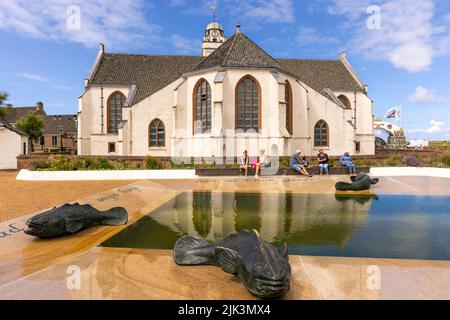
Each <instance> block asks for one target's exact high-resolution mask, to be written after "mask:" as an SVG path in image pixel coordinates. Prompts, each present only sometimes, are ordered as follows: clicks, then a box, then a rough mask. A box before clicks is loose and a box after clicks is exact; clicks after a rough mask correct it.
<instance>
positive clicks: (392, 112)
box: [385, 108, 397, 119]
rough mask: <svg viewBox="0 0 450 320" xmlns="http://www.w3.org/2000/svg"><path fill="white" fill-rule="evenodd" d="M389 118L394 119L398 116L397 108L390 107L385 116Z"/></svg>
mask: <svg viewBox="0 0 450 320" xmlns="http://www.w3.org/2000/svg"><path fill="white" fill-rule="evenodd" d="M385 117H386V118H387V119H392V118H396V117H397V108H392V109H389V110H388V112H387V113H386V116H385Z"/></svg>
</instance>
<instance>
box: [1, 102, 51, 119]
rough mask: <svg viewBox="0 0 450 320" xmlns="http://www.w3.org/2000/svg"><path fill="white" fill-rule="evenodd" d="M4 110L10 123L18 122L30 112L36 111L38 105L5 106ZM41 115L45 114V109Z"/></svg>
mask: <svg viewBox="0 0 450 320" xmlns="http://www.w3.org/2000/svg"><path fill="white" fill-rule="evenodd" d="M3 110H5V112H6V117H5V120H6V121H7V122H9V123H16V122H17V121H18V120H19V119H20V118H22V117H23V116H26V115H27V114H28V112H30V111H31V112H36V106H33V107H11V108H6V107H4V108H3ZM40 114H41V115H45V111H42V112H41V113H40Z"/></svg>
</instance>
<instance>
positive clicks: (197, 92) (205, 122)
mask: <svg viewBox="0 0 450 320" xmlns="http://www.w3.org/2000/svg"><path fill="white" fill-rule="evenodd" d="M203 84H205V86H203ZM199 97H200V105H198V104H199V100H198V98H199ZM192 101H193V104H192V134H193V135H195V134H196V133H205V132H208V131H211V129H212V91H211V86H210V85H209V82H208V81H207V80H206V79H204V78H201V79H200V80H198V81H197V83H196V84H195V87H194V92H193V99H192ZM199 107H200V111H199ZM203 109H205V110H203ZM203 111H205V112H204V114H205V119H203ZM199 114H200V118H201V119H200V121H201V128H198V127H197V121H198V120H199V119H198V115H199Z"/></svg>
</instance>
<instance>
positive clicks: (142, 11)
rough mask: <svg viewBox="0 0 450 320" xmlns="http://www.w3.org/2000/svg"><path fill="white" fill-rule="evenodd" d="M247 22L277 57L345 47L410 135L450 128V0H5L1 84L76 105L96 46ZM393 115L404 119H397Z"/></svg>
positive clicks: (19, 98) (172, 39) (184, 39)
mask: <svg viewBox="0 0 450 320" xmlns="http://www.w3.org/2000/svg"><path fill="white" fill-rule="evenodd" d="M212 6H217V10H216V12H217V13H216V14H217V21H218V22H220V23H221V24H222V25H223V27H224V29H225V33H226V35H227V36H228V37H230V36H231V35H232V34H233V33H234V32H235V30H236V27H235V26H236V24H237V23H239V24H241V26H242V27H241V30H242V31H243V32H244V33H245V34H247V35H248V36H249V37H250V38H251V39H252V40H253V41H255V42H256V43H257V44H258V45H260V46H261V47H262V48H263V49H264V50H265V51H267V52H268V53H269V54H270V55H272V56H273V57H275V58H300V59H304V58H307V59H338V57H339V53H340V52H341V51H344V50H345V51H346V52H347V59H348V60H349V62H350V63H351V64H352V66H353V68H354V69H355V70H356V72H357V73H358V74H359V76H360V77H361V78H362V79H363V81H364V82H365V83H367V84H368V86H369V96H370V97H371V98H372V99H373V100H374V113H375V117H376V118H384V116H385V114H386V111H387V110H388V109H390V108H392V107H395V106H398V105H402V106H403V112H402V122H401V124H402V125H403V127H404V128H405V132H406V134H407V138H408V139H431V140H444V139H446V140H450V32H449V31H450V1H448V0H308V1H307V0H297V1H295V0H273V1H269V0H168V1H157V0H90V1H89V0H27V1H23V0H0V43H1V44H2V49H1V50H0V62H1V64H0V91H6V92H8V93H9V95H10V97H9V100H8V101H7V103H12V104H13V105H16V106H31V105H34V104H35V103H36V102H37V101H43V102H44V105H45V109H46V111H47V113H48V114H72V113H76V112H77V109H78V96H79V95H80V94H81V93H82V92H83V89H84V87H83V81H84V79H85V78H86V77H87V75H88V73H89V70H90V68H91V66H92V64H93V62H94V59H95V56H96V54H97V51H98V44H99V43H100V42H103V43H105V46H106V51H107V52H117V53H140V54H169V55H199V54H200V48H201V41H202V37H203V33H204V30H205V27H206V25H207V24H208V23H209V22H211V20H212V10H211V7H212ZM393 122H394V123H396V124H397V122H396V120H393Z"/></svg>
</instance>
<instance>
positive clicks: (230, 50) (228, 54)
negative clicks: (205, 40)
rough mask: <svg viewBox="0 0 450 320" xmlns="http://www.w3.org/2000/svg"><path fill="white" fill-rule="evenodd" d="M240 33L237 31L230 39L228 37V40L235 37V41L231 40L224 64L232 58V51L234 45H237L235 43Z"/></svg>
mask: <svg viewBox="0 0 450 320" xmlns="http://www.w3.org/2000/svg"><path fill="white" fill-rule="evenodd" d="M238 34H239V33H237V32H236V33H235V34H234V35H233V36H231V38H230V39H228V41H230V40H231V39H233V41H232V42H231V45H230V47H229V48H228V50H227V53H226V54H225V58H224V59H223V61H222V65H224V64H226V62H227V61H228V59H229V58H230V54H231V52H233V50H234V47H235V45H236V41H237V35H238ZM225 43H226V41H225Z"/></svg>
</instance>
